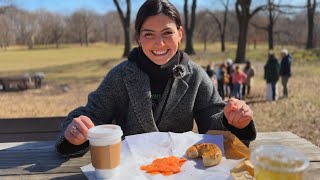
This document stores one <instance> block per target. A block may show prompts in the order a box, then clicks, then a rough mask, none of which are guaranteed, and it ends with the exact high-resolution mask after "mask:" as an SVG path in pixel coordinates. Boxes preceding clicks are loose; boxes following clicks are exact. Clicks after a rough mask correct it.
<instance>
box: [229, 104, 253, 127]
mask: <svg viewBox="0 0 320 180" xmlns="http://www.w3.org/2000/svg"><path fill="white" fill-rule="evenodd" d="M224 114H225V116H226V118H227V120H228V123H229V124H230V125H232V126H234V127H236V128H240V129H242V128H244V127H246V126H247V125H248V124H249V123H250V121H251V120H252V119H253V112H252V110H251V109H250V107H249V106H248V105H247V104H246V103H245V102H244V101H242V100H237V99H230V100H229V101H228V104H227V105H226V107H225V108H224Z"/></svg>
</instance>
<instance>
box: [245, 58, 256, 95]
mask: <svg viewBox="0 0 320 180" xmlns="http://www.w3.org/2000/svg"><path fill="white" fill-rule="evenodd" d="M243 72H244V73H245V74H246V75H247V79H246V82H245V83H243V86H242V97H243V98H245V97H246V96H247V97H248V96H249V95H250V90H251V86H252V84H253V76H254V73H255V72H254V68H253V67H252V66H251V62H250V61H247V62H246V66H245V67H244V69H243Z"/></svg>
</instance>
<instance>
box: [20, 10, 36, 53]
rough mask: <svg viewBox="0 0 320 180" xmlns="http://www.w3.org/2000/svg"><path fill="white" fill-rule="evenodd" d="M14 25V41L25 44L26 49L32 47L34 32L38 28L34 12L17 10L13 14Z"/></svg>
mask: <svg viewBox="0 0 320 180" xmlns="http://www.w3.org/2000/svg"><path fill="white" fill-rule="evenodd" d="M15 25H16V27H15V28H16V31H17V40H16V41H17V42H18V43H21V44H25V45H27V46H28V49H33V45H34V43H35V38H36V32H37V31H38V28H39V26H38V19H37V16H36V15H35V14H34V13H27V12H23V11H19V12H17V14H16V16H15Z"/></svg>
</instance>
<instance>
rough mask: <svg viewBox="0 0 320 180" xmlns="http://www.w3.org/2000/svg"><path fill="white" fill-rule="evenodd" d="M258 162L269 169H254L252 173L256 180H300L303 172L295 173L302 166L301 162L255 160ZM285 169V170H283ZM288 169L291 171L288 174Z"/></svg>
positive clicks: (258, 167)
mask: <svg viewBox="0 0 320 180" xmlns="http://www.w3.org/2000/svg"><path fill="white" fill-rule="evenodd" d="M257 159H258V161H259V162H261V163H263V164H265V165H266V166H267V167H272V170H271V169H269V168H264V167H260V166H256V167H254V173H255V178H256V180H274V179H275V180H276V179H281V180H302V179H303V171H299V172H296V171H294V169H297V168H299V167H301V166H302V165H303V162H301V161H290V162H281V161H277V160H273V159H269V158H257ZM285 169H286V170H285ZM288 169H291V171H290V172H289V171H288Z"/></svg>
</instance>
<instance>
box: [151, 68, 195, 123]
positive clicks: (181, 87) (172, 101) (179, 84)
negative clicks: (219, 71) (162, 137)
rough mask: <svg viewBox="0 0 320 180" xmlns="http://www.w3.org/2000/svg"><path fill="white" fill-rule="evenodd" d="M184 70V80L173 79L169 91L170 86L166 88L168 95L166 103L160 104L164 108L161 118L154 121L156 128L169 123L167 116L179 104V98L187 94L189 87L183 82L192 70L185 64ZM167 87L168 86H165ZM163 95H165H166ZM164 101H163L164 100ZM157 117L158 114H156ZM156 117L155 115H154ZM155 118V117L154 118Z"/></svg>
mask: <svg viewBox="0 0 320 180" xmlns="http://www.w3.org/2000/svg"><path fill="white" fill-rule="evenodd" d="M184 66H185V68H186V75H185V77H184V78H174V80H173V83H172V80H171V82H170V81H169V82H170V84H171V83H172V86H171V89H170V85H169V87H167V88H166V89H168V88H169V90H170V91H169V92H168V91H167V93H170V94H169V96H168V99H167V102H166V103H165V102H164V103H163V102H162V103H163V104H161V105H162V107H163V106H165V107H164V108H165V109H164V111H163V113H162V116H161V117H160V119H159V120H158V119H156V120H157V121H156V122H159V123H158V127H160V126H161V124H163V123H165V124H167V123H168V121H170V119H169V115H170V114H171V113H172V112H174V108H175V107H176V106H177V105H178V104H179V103H180V101H181V98H182V97H183V96H184V95H185V93H186V92H187V90H188V88H189V85H188V83H187V82H186V81H185V80H184V79H185V78H186V76H188V75H190V74H192V70H191V67H190V65H189V64H188V62H187V63H185V64H184ZM167 86H168V85H167ZM167 93H165V94H167ZM164 101H165V100H164ZM157 115H158V114H157ZM155 116H156V115H155ZM156 117H157V116H156Z"/></svg>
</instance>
